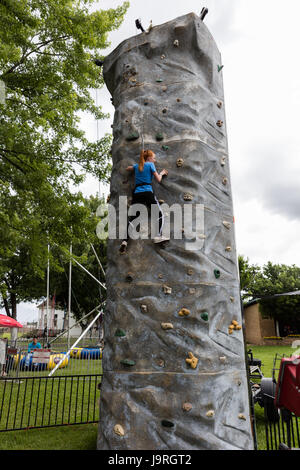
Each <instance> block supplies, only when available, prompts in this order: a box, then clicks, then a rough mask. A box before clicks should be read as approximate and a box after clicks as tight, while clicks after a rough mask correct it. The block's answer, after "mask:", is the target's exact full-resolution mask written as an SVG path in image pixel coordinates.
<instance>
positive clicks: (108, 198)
mask: <svg viewBox="0 0 300 470" xmlns="http://www.w3.org/2000/svg"><path fill="white" fill-rule="evenodd" d="M109 201H110V194H109V195H108V196H107V199H106V202H109Z"/></svg>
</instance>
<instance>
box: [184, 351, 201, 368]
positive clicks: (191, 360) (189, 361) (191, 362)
mask: <svg viewBox="0 0 300 470" xmlns="http://www.w3.org/2000/svg"><path fill="white" fill-rule="evenodd" d="M188 356H189V357H188V358H186V360H185V362H186V363H187V364H188V365H189V366H191V368H192V369H196V368H197V365H198V359H197V358H196V357H195V356H194V354H193V353H192V352H189V354H188Z"/></svg>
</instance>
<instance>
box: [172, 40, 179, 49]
mask: <svg viewBox="0 0 300 470" xmlns="http://www.w3.org/2000/svg"><path fill="white" fill-rule="evenodd" d="M173 44H174V46H175V47H179V41H178V39H175V41H174V42H173Z"/></svg>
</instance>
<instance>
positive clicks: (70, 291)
mask: <svg viewBox="0 0 300 470" xmlns="http://www.w3.org/2000/svg"><path fill="white" fill-rule="evenodd" d="M71 297H72V243H71V245H70V264H69V302H68V349H69V348H70V315H71Z"/></svg>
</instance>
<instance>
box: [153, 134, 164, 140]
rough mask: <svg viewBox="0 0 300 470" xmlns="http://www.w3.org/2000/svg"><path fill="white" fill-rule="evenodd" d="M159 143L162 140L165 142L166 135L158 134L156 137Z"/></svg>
mask: <svg viewBox="0 0 300 470" xmlns="http://www.w3.org/2000/svg"><path fill="white" fill-rule="evenodd" d="M155 138H156V140H157V142H161V141H162V140H164V135H163V134H162V133H161V132H158V133H157V134H156V136H155Z"/></svg>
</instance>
